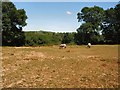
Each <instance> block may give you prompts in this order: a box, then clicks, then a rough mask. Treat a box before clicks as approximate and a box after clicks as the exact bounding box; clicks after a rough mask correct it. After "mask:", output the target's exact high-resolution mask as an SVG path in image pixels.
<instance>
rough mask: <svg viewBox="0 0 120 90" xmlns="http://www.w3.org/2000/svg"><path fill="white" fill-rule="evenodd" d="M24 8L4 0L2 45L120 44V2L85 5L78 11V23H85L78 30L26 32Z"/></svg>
mask: <svg viewBox="0 0 120 90" xmlns="http://www.w3.org/2000/svg"><path fill="white" fill-rule="evenodd" d="M27 18H29V17H27V15H26V11H25V10H24V9H17V8H16V6H15V5H14V4H13V3H12V2H2V45H3V46H39V45H58V44H60V43H66V44H77V45H82V44H87V43H88V42H91V43H92V44H119V43H120V41H119V38H120V3H118V4H117V5H116V6H115V7H114V8H109V9H107V10H104V9H103V8H101V7H98V6H94V7H84V8H83V9H82V10H81V12H78V14H77V18H76V19H78V22H83V24H82V25H80V27H79V28H76V31H77V32H73V33H55V32H45V31H44V30H43V31H35V32H24V31H23V30H22V28H23V27H24V26H26V25H27V23H26V19H27Z"/></svg>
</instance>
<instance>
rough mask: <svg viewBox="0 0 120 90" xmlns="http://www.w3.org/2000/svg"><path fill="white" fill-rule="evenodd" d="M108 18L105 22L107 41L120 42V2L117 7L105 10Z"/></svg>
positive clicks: (104, 33) (104, 28)
mask: <svg viewBox="0 0 120 90" xmlns="http://www.w3.org/2000/svg"><path fill="white" fill-rule="evenodd" d="M105 15H106V18H105V20H104V24H103V31H102V33H103V36H104V37H105V41H106V43H111V44H113V43H119V42H120V41H119V38H120V4H119V3H118V4H117V5H116V6H115V8H110V9H107V10H106V11H105Z"/></svg>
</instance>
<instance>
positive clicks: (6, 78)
mask: <svg viewBox="0 0 120 90" xmlns="http://www.w3.org/2000/svg"><path fill="white" fill-rule="evenodd" d="M118 64H119V62H118V46H117V45H95V46H92V48H90V49H89V48H86V47H85V46H68V47H67V48H66V49H59V47H58V46H42V47H3V48H2V66H3V76H2V78H3V87H5V88H7V87H25V88H28V87H32V88H114V87H116V88H117V87H118Z"/></svg>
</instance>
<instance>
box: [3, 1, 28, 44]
mask: <svg viewBox="0 0 120 90" xmlns="http://www.w3.org/2000/svg"><path fill="white" fill-rule="evenodd" d="M26 19H27V16H26V12H25V10H24V9H19V10H17V9H16V7H15V5H14V4H13V3H12V2H2V44H3V45H10V46H21V45H24V43H25V36H24V32H23V31H22V27H24V26H26V25H27V23H26Z"/></svg>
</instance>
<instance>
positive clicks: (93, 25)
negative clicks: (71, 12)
mask: <svg viewBox="0 0 120 90" xmlns="http://www.w3.org/2000/svg"><path fill="white" fill-rule="evenodd" d="M104 16H105V15H104V10H103V8H100V7H98V6H94V7H84V8H83V9H82V10H81V13H78V14H77V19H78V22H81V21H82V22H84V23H83V24H82V25H81V26H80V28H78V29H77V32H78V35H77V38H78V37H79V38H78V41H79V44H80V43H81V44H85V43H88V42H93V43H95V42H97V41H98V40H97V39H98V37H97V35H99V34H100V30H101V25H102V22H103V20H104V18H105V17H104Z"/></svg>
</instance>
